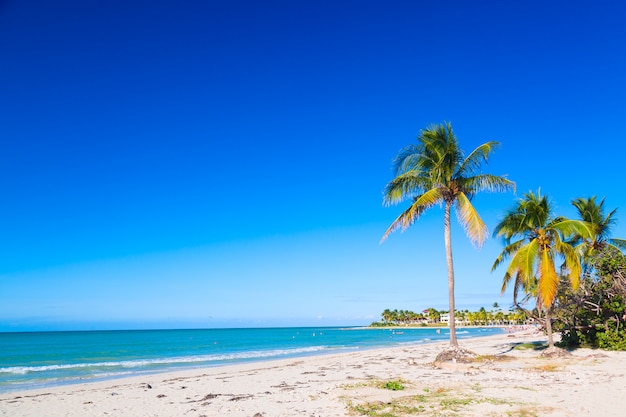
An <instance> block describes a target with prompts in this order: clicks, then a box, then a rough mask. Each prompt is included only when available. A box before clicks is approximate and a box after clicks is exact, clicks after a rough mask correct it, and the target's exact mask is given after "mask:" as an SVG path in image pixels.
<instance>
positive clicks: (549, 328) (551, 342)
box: [546, 307, 554, 348]
mask: <svg viewBox="0 0 626 417" xmlns="http://www.w3.org/2000/svg"><path fill="white" fill-rule="evenodd" d="M546 332H547V333H548V348H553V347H554V337H553V335H552V319H551V318H550V307H548V308H546Z"/></svg>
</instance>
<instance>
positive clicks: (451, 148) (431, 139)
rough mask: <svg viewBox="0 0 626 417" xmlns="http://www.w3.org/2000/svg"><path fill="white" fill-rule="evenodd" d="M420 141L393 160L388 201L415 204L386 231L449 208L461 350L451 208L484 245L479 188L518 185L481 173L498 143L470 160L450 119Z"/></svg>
mask: <svg viewBox="0 0 626 417" xmlns="http://www.w3.org/2000/svg"><path fill="white" fill-rule="evenodd" d="M417 139H418V143H417V144H412V145H409V146H407V147H406V148H404V149H402V150H400V152H399V153H398V155H397V156H396V158H395V159H394V162H393V164H394V169H395V172H396V177H395V178H394V179H393V180H391V181H390V182H389V183H388V184H387V186H386V187H385V190H384V203H385V204H386V205H392V204H397V203H400V202H402V201H404V200H407V199H410V200H411V205H410V206H409V207H408V208H407V209H406V210H405V211H404V212H403V213H402V214H401V215H400V216H398V218H396V219H395V220H394V221H393V223H392V224H391V226H389V228H388V229H387V231H386V232H385V234H384V235H383V237H382V239H381V242H382V241H384V240H385V239H386V238H387V237H388V236H389V234H390V233H391V232H393V231H395V230H398V229H401V230H402V231H404V230H406V229H407V228H408V227H410V226H411V225H412V224H413V223H414V222H415V221H416V220H418V219H419V217H420V216H421V215H422V214H423V213H424V212H425V211H426V210H428V209H429V208H431V207H432V206H434V205H435V204H440V205H441V204H443V207H444V221H443V224H444V242H445V250H446V261H447V266H448V298H449V304H450V308H449V311H450V347H451V348H458V342H457V340H456V326H455V320H454V319H455V317H454V266H453V263H452V244H451V238H450V211H451V208H452V207H453V206H454V207H455V209H456V213H457V216H458V219H459V222H460V223H461V225H462V226H463V227H464V229H465V231H466V233H467V236H468V237H469V239H470V241H471V242H472V243H474V244H475V245H476V246H481V245H482V244H483V242H484V241H485V239H486V237H487V227H486V226H485V223H484V222H483V220H482V219H481V218H480V216H479V215H478V212H477V211H476V209H475V208H474V206H473V205H472V204H471V200H472V198H473V197H474V195H475V194H476V193H478V192H479V191H505V190H509V189H513V190H514V189H515V183H513V182H511V181H509V180H508V179H506V178H505V177H501V176H495V175H489V174H481V173H478V170H479V169H480V167H481V164H482V163H483V162H487V159H488V157H489V154H490V153H491V152H492V151H493V150H494V148H496V147H497V146H498V142H487V143H484V144H482V145H480V146H479V147H477V148H476V149H474V151H472V152H471V153H470V154H469V155H468V156H467V157H466V158H465V157H464V154H463V151H462V150H461V148H460V147H459V143H458V140H457V138H456V136H455V135H454V132H453V131H452V125H451V124H450V123H444V124H440V125H433V126H430V127H428V128H427V129H426V130H422V131H421V133H420V135H419V136H418V138H417Z"/></svg>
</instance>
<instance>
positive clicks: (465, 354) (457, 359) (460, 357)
mask: <svg viewBox="0 0 626 417" xmlns="http://www.w3.org/2000/svg"><path fill="white" fill-rule="evenodd" d="M476 358H478V354H476V353H474V352H472V351H471V350H468V349H465V348H462V347H458V346H457V347H449V348H447V349H446V350H444V351H443V352H441V353H439V354H438V355H437V357H436V358H435V362H434V365H435V366H438V364H440V363H446V362H452V363H472V362H475V361H476Z"/></svg>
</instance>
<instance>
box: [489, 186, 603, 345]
mask: <svg viewBox="0 0 626 417" xmlns="http://www.w3.org/2000/svg"><path fill="white" fill-rule="evenodd" d="M592 232H593V231H592V227H591V225H590V224H589V223H587V222H584V221H581V220H569V219H567V218H565V217H558V216H555V215H554V214H553V209H552V206H551V204H550V202H549V201H548V199H547V198H546V197H545V196H541V192H540V191H538V192H537V194H534V193H533V192H532V191H531V192H528V193H526V194H524V197H523V198H522V199H520V200H519V201H518V204H517V206H515V207H514V208H513V209H512V210H510V211H509V212H508V213H507V214H506V215H505V217H504V219H502V221H501V222H500V223H498V225H497V226H496V228H495V231H494V235H495V236H498V237H503V238H504V242H505V245H506V246H505V247H504V249H503V250H502V253H501V254H500V255H499V256H498V258H497V259H496V261H495V262H494V264H493V267H492V268H491V270H492V272H493V271H494V270H495V269H496V268H497V267H498V266H500V265H501V264H502V263H504V262H505V261H506V260H507V259H510V262H509V266H508V268H507V270H506V272H505V274H504V279H503V281H502V293H504V292H505V291H506V288H507V286H508V285H509V283H510V282H511V281H512V280H513V281H514V293H513V294H514V295H513V297H514V302H515V303H517V295H518V291H519V290H520V289H521V290H523V291H525V292H526V293H528V294H531V295H532V296H533V297H534V298H536V300H537V307H538V309H539V310H543V311H544V312H545V315H546V330H547V332H548V344H549V347H550V348H554V340H553V336H552V325H551V322H550V308H551V307H552V304H553V303H554V299H555V297H556V292H557V289H558V286H559V275H558V274H557V271H556V266H555V261H556V260H557V258H561V259H563V267H562V268H561V271H562V272H563V274H564V275H565V276H566V277H567V278H569V280H570V282H571V285H572V287H573V288H574V289H576V288H577V287H578V283H579V281H580V275H581V263H580V259H579V257H578V256H577V254H576V251H575V249H574V247H573V246H572V245H571V244H570V243H569V242H568V239H570V238H572V237H574V236H580V237H582V238H590V237H591V235H592Z"/></svg>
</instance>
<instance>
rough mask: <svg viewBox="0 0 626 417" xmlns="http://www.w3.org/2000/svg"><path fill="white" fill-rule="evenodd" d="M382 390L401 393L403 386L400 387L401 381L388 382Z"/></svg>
mask: <svg viewBox="0 0 626 417" xmlns="http://www.w3.org/2000/svg"><path fill="white" fill-rule="evenodd" d="M383 388H385V389H389V390H392V391H402V390H403V389H404V385H402V382H401V381H388V382H386V383H385V384H384V385H383Z"/></svg>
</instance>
